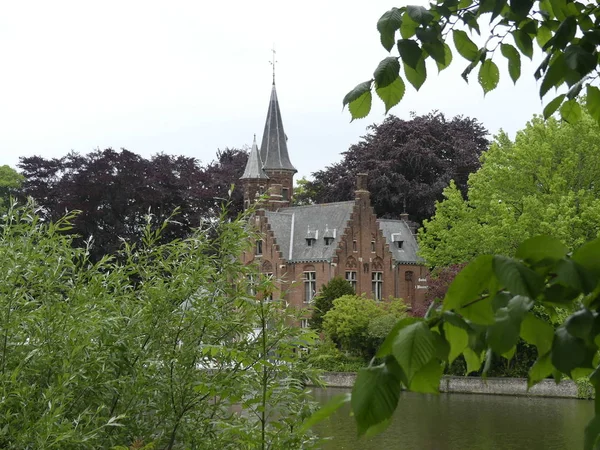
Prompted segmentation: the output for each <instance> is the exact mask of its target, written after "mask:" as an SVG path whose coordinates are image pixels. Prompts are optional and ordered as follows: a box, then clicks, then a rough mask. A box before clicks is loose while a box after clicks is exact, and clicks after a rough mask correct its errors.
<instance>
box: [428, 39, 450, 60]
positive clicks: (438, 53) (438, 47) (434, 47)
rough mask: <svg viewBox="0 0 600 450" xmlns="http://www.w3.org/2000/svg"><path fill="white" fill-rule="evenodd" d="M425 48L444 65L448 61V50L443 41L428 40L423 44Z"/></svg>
mask: <svg viewBox="0 0 600 450" xmlns="http://www.w3.org/2000/svg"><path fill="white" fill-rule="evenodd" d="M423 50H425V51H426V52H427V54H428V55H429V56H431V57H432V58H433V59H434V60H435V61H436V62H438V63H439V64H442V65H444V64H445V63H446V50H445V48H444V44H443V43H442V42H440V41H434V42H429V43H427V42H426V43H424V44H423Z"/></svg>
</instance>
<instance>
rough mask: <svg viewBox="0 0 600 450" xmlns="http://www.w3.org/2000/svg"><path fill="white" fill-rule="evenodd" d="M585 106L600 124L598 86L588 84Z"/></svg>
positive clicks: (599, 92) (599, 91)
mask: <svg viewBox="0 0 600 450" xmlns="http://www.w3.org/2000/svg"><path fill="white" fill-rule="evenodd" d="M585 106H586V108H587V110H588V112H589V113H590V115H591V116H592V118H593V119H594V120H595V121H596V122H598V123H600V89H598V88H597V87H596V86H592V85H589V84H588V86H587V95H586V98H585Z"/></svg>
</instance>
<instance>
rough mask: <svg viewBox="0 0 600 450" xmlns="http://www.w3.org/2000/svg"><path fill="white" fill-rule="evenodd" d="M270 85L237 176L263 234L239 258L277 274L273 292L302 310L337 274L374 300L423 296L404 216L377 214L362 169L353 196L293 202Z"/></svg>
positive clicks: (423, 279) (412, 301) (410, 300)
mask: <svg viewBox="0 0 600 450" xmlns="http://www.w3.org/2000/svg"><path fill="white" fill-rule="evenodd" d="M295 173H296V169H295V168H294V166H293V165H292V163H291V160H290V156H289V153H288V148H287V136H286V135H285V132H284V129H283V121H282V119H281V112H280V108H279V101H278V99H277V92H276V89H275V83H273V87H272V90H271V99H270V102H269V109H268V112H267V120H266V124H265V129H264V133H263V136H262V143H261V147H260V149H259V148H258V145H257V143H256V138H255V139H254V143H253V145H252V150H251V152H250V155H249V158H248V163H247V165H246V168H245V171H244V174H243V175H242V177H241V180H242V183H243V189H244V204H245V206H246V207H249V206H250V205H253V204H254V203H255V202H257V201H259V202H260V203H259V204H257V205H256V208H257V210H256V213H255V215H254V218H253V219H252V220H253V221H254V223H253V225H254V226H255V227H256V229H257V230H258V232H259V233H258V235H259V236H260V239H257V241H256V242H255V243H254V246H253V250H252V251H250V252H245V253H244V254H243V255H242V256H241V257H242V260H243V262H244V263H246V264H253V263H256V264H257V265H258V267H260V270H261V272H262V273H263V274H268V275H271V276H273V277H274V279H275V280H278V281H277V283H276V291H275V292H274V293H273V297H274V298H282V299H285V300H286V301H287V303H288V304H289V305H290V306H293V307H297V308H305V307H307V306H309V305H310V303H311V301H312V299H313V298H314V296H315V295H316V294H317V293H318V292H319V291H320V289H321V287H322V286H323V285H324V284H327V283H328V282H329V281H330V280H331V279H332V278H334V277H342V278H345V279H346V280H348V282H349V283H351V284H352V286H353V287H354V290H355V291H356V293H357V294H365V295H366V296H367V297H369V298H373V299H375V300H385V299H387V298H389V297H397V298H402V299H404V300H405V301H406V303H407V304H409V305H411V306H412V307H414V306H416V305H417V304H419V303H421V302H424V301H425V292H426V289H427V275H428V272H427V269H426V268H425V267H424V266H423V265H422V264H421V262H420V260H419V258H418V257H417V242H416V239H415V236H414V228H413V226H412V223H411V222H409V221H408V216H407V215H405V214H401V215H400V217H401V220H389V219H378V218H377V217H376V215H375V213H374V211H373V208H372V207H371V201H370V193H369V191H368V189H367V176H366V174H359V175H358V177H357V183H356V191H355V198H354V200H352V201H347V202H337V203H326V204H316V205H308V206H292V202H293V196H294V192H293V177H294V174H295Z"/></svg>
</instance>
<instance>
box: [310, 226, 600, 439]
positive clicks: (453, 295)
mask: <svg viewBox="0 0 600 450" xmlns="http://www.w3.org/2000/svg"><path fill="white" fill-rule="evenodd" d="M534 308H535V313H534ZM557 308H561V309H567V310H570V311H575V312H573V313H572V314H571V315H570V316H569V317H567V319H566V320H565V321H564V322H563V323H562V324H561V325H560V326H558V327H557V328H556V329H554V328H553V327H552V326H551V325H550V324H549V323H547V322H546V321H544V320H542V319H540V318H539V317H538V316H539V314H540V313H542V314H546V315H548V316H550V317H555V316H556V314H557ZM519 338H521V339H523V340H524V341H526V342H527V343H529V344H531V345H533V346H535V347H536V349H537V354H538V356H537V360H536V362H535V364H534V365H533V366H532V367H531V369H530V370H529V376H528V386H529V387H532V386H534V385H535V384H536V383H539V382H540V381H541V380H543V379H545V378H547V377H550V376H552V377H553V378H554V379H555V380H556V381H557V382H558V381H560V380H561V379H562V378H563V377H564V376H567V377H570V378H572V379H578V378H582V377H589V380H590V382H591V384H592V385H593V386H594V389H595V391H596V392H597V393H598V390H599V388H600V353H599V351H598V350H599V348H600V239H596V240H594V241H591V242H588V243H586V244H585V245H583V246H581V247H579V248H578V249H577V250H575V251H574V252H573V253H572V254H569V253H568V249H567V247H566V246H564V245H563V244H562V243H561V242H560V241H558V240H556V239H554V238H551V237H547V236H537V237H534V238H531V239H528V240H526V241H525V242H523V243H522V244H521V245H520V246H519V248H518V250H517V252H516V254H515V257H514V258H508V257H504V256H492V255H482V256H479V257H477V258H476V259H474V260H473V261H472V262H471V263H470V264H468V265H467V266H466V267H465V268H464V269H463V270H462V271H461V272H460V273H459V274H458V275H457V276H456V278H455V279H454V281H453V282H452V284H451V285H450V287H449V289H448V292H447V293H446V296H445V298H444V300H443V302H442V303H441V305H439V307H438V308H437V309H436V308H431V309H430V311H429V313H428V315H427V316H426V317H425V318H422V319H421V318H414V317H411V318H405V319H402V320H400V321H399V322H398V323H397V324H396V326H395V327H394V329H393V330H392V331H391V332H390V333H389V334H388V336H387V338H386V339H385V341H384V342H383V344H382V345H381V347H380V348H379V350H378V352H377V355H376V356H377V358H378V361H379V362H380V364H375V363H372V364H371V365H370V366H369V367H367V368H364V369H361V370H360V371H359V372H358V375H357V378H356V382H355V385H354V388H353V390H352V395H351V396H349V397H348V396H347V397H344V398H336V399H334V400H332V402H333V403H332V404H331V405H328V406H326V407H325V408H324V410H323V411H326V413H325V412H320V413H317V414H316V415H315V416H314V417H313V418H312V419H309V420H307V422H306V424H305V426H308V425H311V424H312V423H314V422H315V421H317V420H319V419H321V418H323V417H324V416H327V415H328V414H331V413H332V411H333V410H334V409H337V407H339V406H341V404H343V403H346V402H350V403H351V406H352V412H353V415H354V417H355V420H356V423H357V427H358V432H359V435H371V434H374V433H377V432H379V431H381V430H383V429H385V427H386V426H387V425H388V424H389V422H390V419H391V417H392V415H393V413H394V411H395V409H396V406H397V404H398V401H399V393H400V390H401V389H402V388H406V389H409V390H411V391H414V392H421V393H437V392H438V389H439V384H440V379H441V377H442V373H443V370H444V367H445V366H447V365H449V364H451V363H452V362H453V361H454V360H455V359H456V358H457V357H458V356H459V355H461V354H462V355H463V356H464V358H465V360H466V363H467V372H468V373H470V372H474V371H478V370H480V369H481V367H482V366H483V373H484V375H485V373H486V372H487V370H488V369H489V367H490V364H491V362H492V359H493V358H507V359H510V358H512V356H513V355H514V353H515V348H516V345H517V342H518V340H519ZM595 414H596V415H595V417H594V418H593V419H592V420H591V422H590V423H589V424H588V426H587V428H586V431H585V449H586V450H588V449H599V448H600V396H599V395H596V403H595Z"/></svg>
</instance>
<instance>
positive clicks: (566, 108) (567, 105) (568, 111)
mask: <svg viewBox="0 0 600 450" xmlns="http://www.w3.org/2000/svg"><path fill="white" fill-rule="evenodd" d="M560 117H562V120H564V121H565V122H567V123H570V124H574V123H575V122H577V121H578V120H579V119H581V106H579V103H578V102H577V100H575V99H571V100H567V101H566V102H564V103H563V104H562V106H561V107H560Z"/></svg>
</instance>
